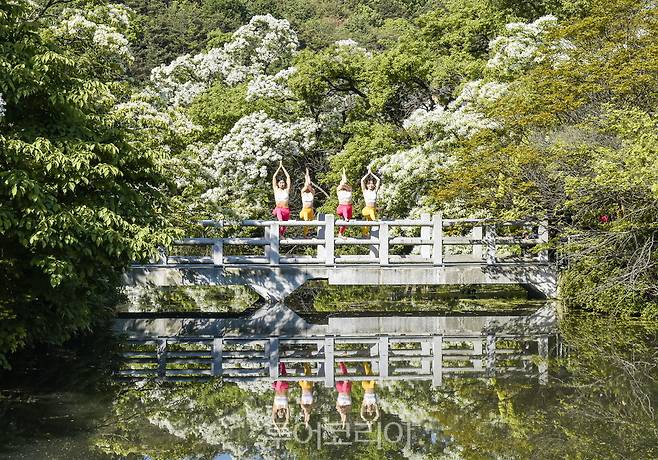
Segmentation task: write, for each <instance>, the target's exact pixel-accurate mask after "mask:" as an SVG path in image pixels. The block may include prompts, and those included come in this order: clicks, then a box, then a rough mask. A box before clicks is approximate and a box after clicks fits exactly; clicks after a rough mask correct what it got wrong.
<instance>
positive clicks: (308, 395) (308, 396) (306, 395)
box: [301, 393, 313, 404]
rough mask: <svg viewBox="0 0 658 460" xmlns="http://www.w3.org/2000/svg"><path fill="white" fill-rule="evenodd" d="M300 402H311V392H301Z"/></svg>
mask: <svg viewBox="0 0 658 460" xmlns="http://www.w3.org/2000/svg"><path fill="white" fill-rule="evenodd" d="M301 403H302V404H313V393H302V399H301Z"/></svg>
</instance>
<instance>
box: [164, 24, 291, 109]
mask: <svg viewBox="0 0 658 460" xmlns="http://www.w3.org/2000/svg"><path fill="white" fill-rule="evenodd" d="M297 47H298V40H297V35H296V34H295V32H294V31H293V30H292V29H291V28H290V23H288V21H286V20H282V19H276V18H274V17H273V16H271V15H269V14H268V15H264V16H254V17H253V18H251V20H250V21H249V23H248V24H246V25H244V26H242V27H240V28H239V29H238V30H236V31H235V32H234V33H233V35H232V36H231V40H230V41H229V42H228V43H225V44H224V46H223V47H221V48H213V49H211V50H209V51H208V52H206V53H199V54H197V55H195V56H192V55H189V54H186V55H183V56H179V57H177V58H176V59H174V60H173V61H172V62H170V63H169V64H163V65H160V66H158V67H155V68H154V69H152V70H151V83H152V85H153V87H154V89H155V90H156V91H157V92H158V93H159V94H160V96H161V97H162V99H163V100H165V101H167V102H168V103H169V104H171V105H174V106H178V105H187V104H189V103H190V102H191V101H192V100H193V99H194V98H195V97H196V96H198V95H199V94H201V93H203V92H204V91H206V90H207V89H208V88H209V87H210V85H211V84H212V83H213V82H214V81H221V82H223V83H225V84H227V85H236V84H238V83H242V82H244V81H251V80H252V79H253V80H255V81H253V83H252V84H251V88H252V96H251V97H253V98H256V97H261V95H262V94H268V92H269V91H270V90H271V91H274V92H278V93H282V94H286V92H287V88H285V82H286V81H287V78H288V77H289V76H290V74H291V73H292V72H294V70H291V69H294V68H292V67H291V68H288V69H284V70H280V69H281V68H285V67H286V66H287V65H288V64H289V63H290V62H291V61H292V57H293V56H294V54H295V53H296V52H297ZM266 77H271V78H269V79H268V78H266Z"/></svg>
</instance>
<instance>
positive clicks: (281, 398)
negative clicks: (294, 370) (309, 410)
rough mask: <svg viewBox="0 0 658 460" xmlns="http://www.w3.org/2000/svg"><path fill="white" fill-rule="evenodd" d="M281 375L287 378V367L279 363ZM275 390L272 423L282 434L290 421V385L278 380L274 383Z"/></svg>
mask: <svg viewBox="0 0 658 460" xmlns="http://www.w3.org/2000/svg"><path fill="white" fill-rule="evenodd" d="M279 375H281V376H282V377H285V376H286V375H287V373H286V366H285V364H284V363H279ZM272 387H273V388H274V401H273V402H272V421H273V422H274V426H276V429H277V431H279V432H281V431H282V430H283V429H284V428H285V427H286V426H287V425H288V421H289V420H290V408H289V407H288V388H290V385H289V384H288V382H285V381H283V380H277V381H275V382H273V383H272Z"/></svg>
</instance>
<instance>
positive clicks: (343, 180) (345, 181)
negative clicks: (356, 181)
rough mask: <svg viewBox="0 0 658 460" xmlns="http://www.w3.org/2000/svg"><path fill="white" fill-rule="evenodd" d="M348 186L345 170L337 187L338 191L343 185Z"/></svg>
mask: <svg viewBox="0 0 658 460" xmlns="http://www.w3.org/2000/svg"><path fill="white" fill-rule="evenodd" d="M345 184H347V174H345V168H343V174H342V176H341V178H340V184H338V185H337V186H336V190H338V189H339V188H340V186H341V185H345Z"/></svg>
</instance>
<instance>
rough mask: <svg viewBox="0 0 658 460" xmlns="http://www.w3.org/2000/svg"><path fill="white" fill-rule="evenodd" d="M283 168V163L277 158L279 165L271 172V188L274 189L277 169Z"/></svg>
mask: <svg viewBox="0 0 658 460" xmlns="http://www.w3.org/2000/svg"><path fill="white" fill-rule="evenodd" d="M281 168H283V163H282V162H281V160H279V167H278V168H276V171H274V174H272V190H275V191H276V188H277V187H276V175H277V174H279V171H280V170H281Z"/></svg>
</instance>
